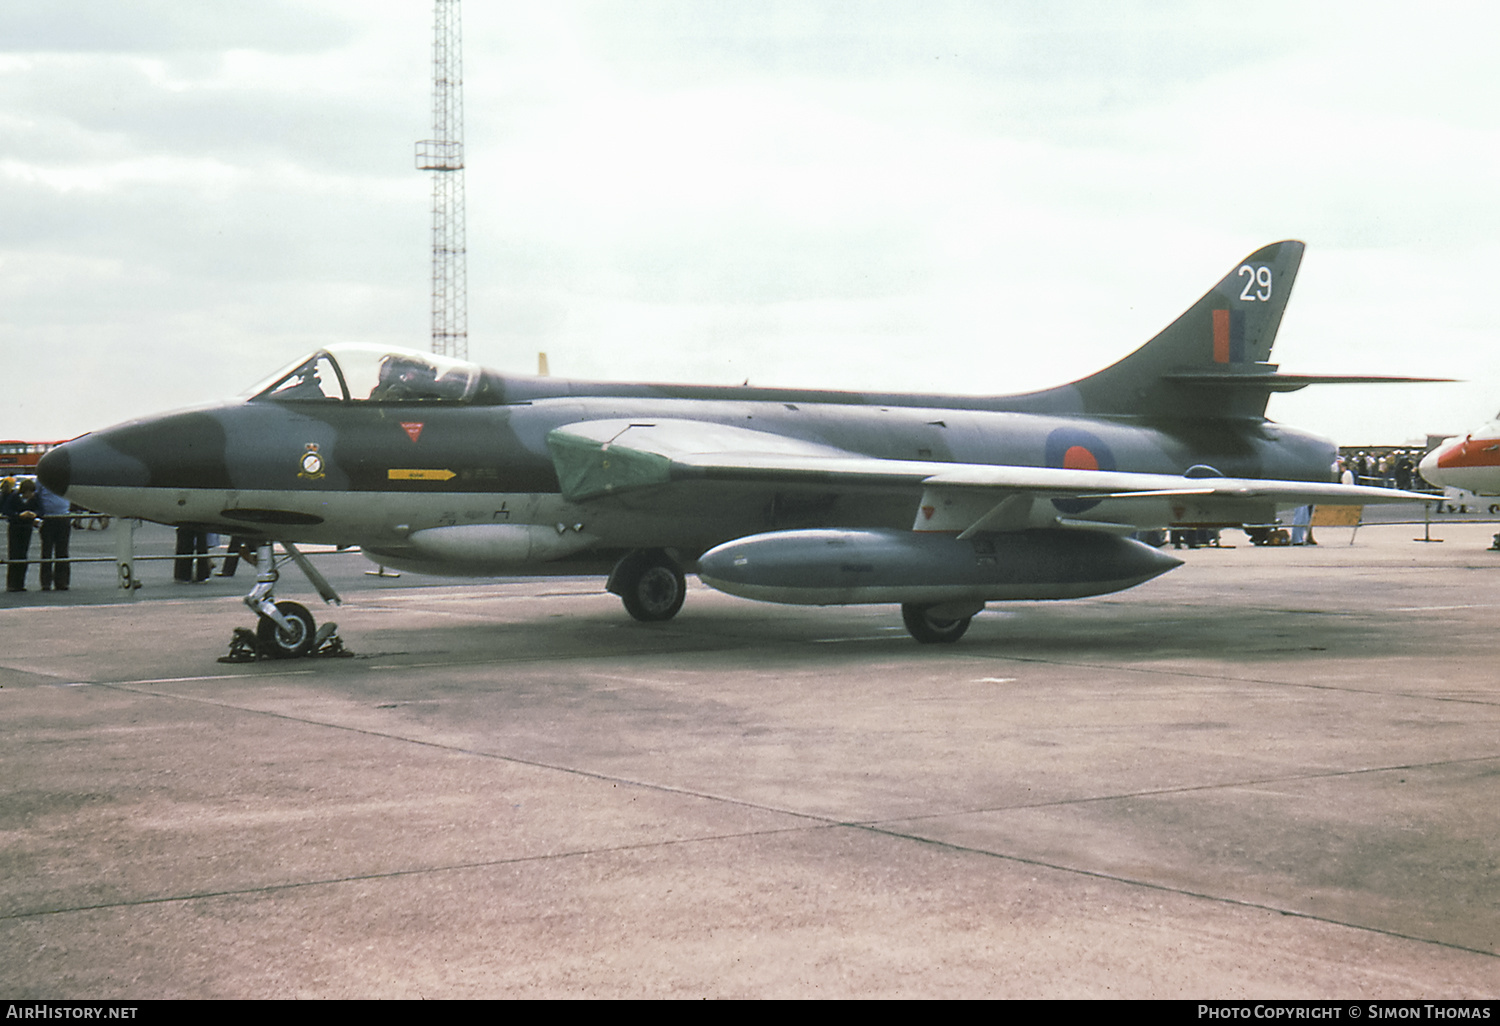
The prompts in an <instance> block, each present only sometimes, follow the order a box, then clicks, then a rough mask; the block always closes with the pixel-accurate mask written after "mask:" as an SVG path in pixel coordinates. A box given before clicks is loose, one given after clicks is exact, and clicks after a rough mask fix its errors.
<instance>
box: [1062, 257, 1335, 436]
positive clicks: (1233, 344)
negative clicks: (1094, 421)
mask: <svg viewBox="0 0 1500 1026" xmlns="http://www.w3.org/2000/svg"><path fill="white" fill-rule="evenodd" d="M1305 248H1306V247H1304V246H1303V244H1302V243H1300V242H1296V241H1291V240H1288V241H1286V242H1276V243H1272V244H1271V245H1269V246H1266V247H1264V248H1262V249H1258V250H1256V251H1255V252H1254V253H1252V254H1250V255H1249V256H1247V257H1246V258H1245V259H1244V260H1242V261H1240V262H1239V263H1238V264H1237V265H1236V266H1235V268H1234V270H1232V271H1230V272H1229V273H1228V274H1227V275H1225V276H1224V279H1223V280H1222V281H1220V282H1219V284H1217V285H1215V286H1214V287H1213V288H1212V289H1211V290H1209V292H1208V293H1207V294H1206V295H1205V296H1204V297H1203V298H1202V299H1200V300H1198V302H1196V303H1194V304H1193V305H1192V307H1191V308H1189V309H1188V311H1187V312H1186V313H1184V314H1183V315H1182V316H1181V317H1179V318H1177V319H1176V320H1175V321H1173V322H1172V323H1171V324H1170V325H1168V326H1167V327H1166V329H1165V330H1163V331H1162V332H1161V333H1160V334H1158V335H1157V336H1156V337H1155V338H1153V339H1152V340H1151V341H1150V342H1147V343H1146V344H1145V345H1143V346H1141V348H1139V349H1137V350H1136V351H1135V352H1133V353H1131V354H1130V355H1129V356H1127V357H1125V359H1123V360H1121V361H1120V362H1119V363H1116V364H1114V365H1113V366H1110V367H1106V368H1105V369H1104V370H1102V371H1100V372H1099V373H1097V374H1093V375H1091V376H1089V377H1087V378H1084V379H1083V380H1081V381H1075V382H1074V383H1073V384H1072V385H1069V386H1065V387H1066V388H1069V389H1074V390H1076V394H1077V396H1078V398H1079V399H1080V400H1081V402H1082V405H1083V412H1085V413H1090V414H1095V415H1100V416H1111V415H1114V416H1138V417H1147V418H1151V419H1159V418H1166V419H1177V418H1191V419H1198V418H1205V417H1207V418H1225V417H1227V418H1261V417H1264V416H1265V412H1266V402H1267V400H1268V399H1269V398H1270V394H1271V393H1272V392H1276V391H1288V390H1291V389H1295V388H1301V387H1303V386H1304V385H1306V384H1309V383H1310V382H1308V381H1304V380H1300V379H1294V378H1290V377H1287V378H1283V377H1280V376H1278V375H1277V374H1276V365H1275V364H1272V363H1269V362H1268V361H1269V359H1270V356H1271V344H1272V343H1273V342H1275V341H1276V329H1277V328H1279V327H1280V326H1281V314H1282V311H1283V310H1285V309H1286V301H1287V299H1288V297H1289V296H1290V295H1291V292H1292V282H1293V281H1294V280H1295V279H1296V277H1297V267H1298V265H1299V264H1301V263H1302V251H1303V250H1304V249H1305Z"/></svg>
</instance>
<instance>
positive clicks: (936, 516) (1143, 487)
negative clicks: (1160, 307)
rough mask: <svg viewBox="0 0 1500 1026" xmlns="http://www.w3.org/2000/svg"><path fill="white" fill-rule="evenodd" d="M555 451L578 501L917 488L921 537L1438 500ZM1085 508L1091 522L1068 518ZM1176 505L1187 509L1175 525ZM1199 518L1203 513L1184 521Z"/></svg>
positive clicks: (596, 427)
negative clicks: (696, 491)
mask: <svg viewBox="0 0 1500 1026" xmlns="http://www.w3.org/2000/svg"><path fill="white" fill-rule="evenodd" d="M547 445H548V448H549V449H550V450H551V453H552V461H553V464H554V466H555V467H556V470H557V476H558V480H559V482H560V484H561V487H562V493H563V495H564V497H565V498H567V499H569V500H570V501H574V502H589V501H591V500H597V499H600V498H603V497H606V496H617V495H625V494H631V495H633V496H635V497H637V498H641V497H645V496H648V495H650V493H652V492H657V493H661V494H662V495H663V497H664V498H666V497H667V496H669V495H670V493H671V492H672V490H673V488H674V487H675V486H679V485H684V484H688V483H702V482H722V483H725V484H730V483H734V484H742V485H768V486H774V487H777V488H783V489H799V488H807V489H827V488H836V489H840V490H846V491H859V490H869V491H887V492H888V491H890V490H891V489H899V488H908V489H910V490H911V491H912V493H913V495H916V494H917V493H918V492H920V493H921V500H920V503H919V505H918V513H917V520H916V523H915V524H914V525H913V526H914V527H915V528H916V529H918V530H957V531H961V532H962V533H963V534H964V535H968V534H972V533H974V532H975V531H979V530H985V529H991V530H1011V529H1017V528H1020V527H1025V526H1028V525H1031V526H1035V525H1036V523H1037V516H1036V515H1035V514H1034V513H1033V508H1034V507H1035V506H1036V504H1037V502H1038V501H1039V500H1041V501H1045V500H1061V501H1060V502H1058V503H1057V504H1056V505H1057V506H1058V507H1059V509H1058V510H1056V511H1052V510H1049V511H1048V513H1047V516H1046V518H1045V519H1046V520H1047V521H1050V522H1053V523H1056V524H1060V525H1062V526H1065V527H1090V528H1103V529H1112V530H1134V529H1136V528H1138V527H1142V526H1161V525H1164V524H1166V523H1172V522H1176V521H1183V520H1185V519H1188V520H1201V519H1205V518H1208V519H1212V518H1213V516H1214V514H1213V511H1214V510H1220V511H1222V513H1223V516H1222V517H1221V518H1220V519H1224V520H1225V521H1227V522H1242V523H1250V522H1255V519H1256V518H1255V517H1254V516H1249V517H1244V516H1239V515H1237V514H1239V513H1242V512H1243V511H1246V510H1257V509H1264V508H1266V507H1268V506H1270V507H1275V506H1281V507H1288V506H1306V505H1311V504H1318V503H1322V504H1336V505H1372V504H1376V503H1391V502H1412V501H1418V502H1420V501H1430V498H1431V497H1430V496H1426V495H1422V494H1420V493H1416V492H1403V491H1397V490H1395V489H1390V488H1368V487H1363V486H1359V485H1340V484H1331V483H1328V484H1325V483H1321V482H1314V481H1277V480H1267V479H1259V478H1229V477H1184V476H1180V475H1176V474H1138V473H1129V472H1124V471H1099V470H1069V469H1065V468H1060V467H1025V466H992V465H989V464H977V463H944V462H938V461H931V460H888V459H880V458H878V457H873V456H864V455H861V454H858V453H852V452H849V451H847V450H844V449H839V448H837V447H834V446H829V445H823V444H821V443H818V442H810V441H806V440H803V439H798V438H791V437H787V436H785V435H778V434H774V433H771V432H766V431H756V430H754V429H751V428H742V427H735V426H733V425H726V424H714V423H708V422H704V421H692V420H673V419H666V418H659V419H651V420H593V421H583V422H580V423H576V424H569V425H566V426H564V427H560V428H557V429H555V430H554V431H552V432H551V433H549V434H548V436H547ZM1122 504H1123V505H1122ZM1084 508H1087V510H1088V511H1089V512H1090V513H1091V518H1090V519H1087V520H1083V519H1079V518H1078V517H1077V516H1076V515H1059V513H1060V511H1061V510H1066V509H1072V510H1075V511H1077V512H1081V511H1083V509H1084ZM1174 508H1175V509H1176V510H1179V511H1182V512H1181V513H1179V514H1178V515H1176V516H1173V515H1172V512H1171V511H1172V510H1173V509H1174ZM1096 509H1097V510H1099V511H1100V512H1098V513H1095V512H1094V511H1095V510H1096ZM1189 509H1191V510H1192V511H1193V513H1194V516H1192V517H1188V516H1186V515H1185V514H1186V511H1187V510H1189ZM1133 510H1134V511H1135V512H1132V511H1133ZM1164 510H1165V511H1166V512H1165V513H1164V512H1163V511H1164ZM1205 511H1206V512H1205ZM1094 517H1097V519H1095V518H1094Z"/></svg>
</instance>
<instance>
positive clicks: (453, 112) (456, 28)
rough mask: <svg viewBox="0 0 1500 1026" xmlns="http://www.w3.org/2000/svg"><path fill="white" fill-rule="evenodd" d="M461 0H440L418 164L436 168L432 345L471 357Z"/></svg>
mask: <svg viewBox="0 0 1500 1026" xmlns="http://www.w3.org/2000/svg"><path fill="white" fill-rule="evenodd" d="M458 2H459V0H436V7H435V11H434V14H433V31H432V138H431V139H423V140H422V141H421V142H419V143H417V169H418V170H419V171H431V172H432V351H433V352H434V353H440V354H442V355H444V356H456V357H458V358H460V359H468V356H469V295H468V271H467V270H466V268H465V254H466V244H465V241H464V94H463V85H464V75H463V37H462V34H461V24H460V21H459V11H458Z"/></svg>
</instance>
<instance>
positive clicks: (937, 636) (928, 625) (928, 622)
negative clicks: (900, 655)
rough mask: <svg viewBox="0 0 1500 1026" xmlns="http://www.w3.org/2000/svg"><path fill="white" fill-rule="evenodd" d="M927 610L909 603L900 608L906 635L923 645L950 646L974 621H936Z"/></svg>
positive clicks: (965, 619)
mask: <svg viewBox="0 0 1500 1026" xmlns="http://www.w3.org/2000/svg"><path fill="white" fill-rule="evenodd" d="M929 608H931V607H929V606H917V605H911V604H910V603H908V604H907V605H904V606H902V607H901V620H902V622H903V623H905V624H906V630H907V633H909V634H910V635H911V636H912V637H914V638H916V639H917V640H918V641H920V642H921V643H922V644H924V645H951V644H952V643H953V642H955V641H957V640H958V639H959V638H961V637H963V636H964V631H966V630H968V629H969V621H970V620H972V619H974V618H973V617H972V616H963V617H959V618H958V619H956V620H937V619H934V618H933V617H931V616H929V615H928V613H927V610H928V609H929Z"/></svg>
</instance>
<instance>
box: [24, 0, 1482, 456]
mask: <svg viewBox="0 0 1500 1026" xmlns="http://www.w3.org/2000/svg"><path fill="white" fill-rule="evenodd" d="M432 8H433V5H432V3H431V0H198V2H193V3H185V2H183V0H110V2H104V0H5V3H4V4H3V6H0V269H3V273H0V346H3V352H4V361H5V362H4V366H5V379H4V380H5V385H6V387H5V391H4V398H3V400H0V437H5V438H15V437H21V438H31V439H52V438H65V437H71V436H73V435H76V434H78V433H81V432H83V431H87V430H90V429H93V428H97V427H104V426H107V425H109V424H112V423H115V422H118V421H121V420H125V419H129V418H133V417H137V416H141V415H145V414H149V413H154V412H158V411H161V410H164V409H168V408H174V407H180V406H185V405H190V404H195V403H199V402H204V401H209V400H214V399H217V398H221V397H225V396H231V395H234V394H235V393H237V392H239V391H241V390H242V389H243V388H244V387H246V386H248V385H249V384H251V383H252V382H254V381H255V380H257V379H259V378H261V377H262V376H264V375H265V374H266V373H268V372H269V371H270V370H272V369H274V368H275V367H276V366H278V365H280V364H283V363H285V362H287V361H289V360H291V359H293V358H295V357H296V356H298V355H299V354H301V353H303V352H306V351H310V350H312V349H314V348H316V347H317V346H320V345H325V344H328V343H333V342H340V341H375V342H380V343H389V344H399V345H407V346H412V347H415V348H419V349H426V348H428V346H429V323H428V316H429V314H428V310H429V270H430V248H429V247H430V239H429V230H430V210H429V208H430V191H431V186H430V179H429V176H428V175H427V174H426V173H423V172H419V171H417V170H415V168H414V160H413V151H414V143H415V142H416V141H417V140H419V139H423V138H428V137H430V136H431V134H432V129H431V106H432V86H431V74H432V69H431V40H432V17H433V10H432ZM463 29H464V54H463V57H464V100H465V129H466V132H465V134H466V142H467V163H468V170H467V171H466V172H465V175H466V179H467V182H466V184H467V197H468V249H469V262H468V276H469V333H470V343H469V345H470V356H471V358H473V359H475V360H476V361H478V362H480V363H483V364H486V365H488V366H492V367H496V368H499V369H502V370H509V371H515V372H525V373H529V372H531V371H533V370H534V369H535V366H536V353H537V352H538V351H541V350H545V351H546V352H547V353H548V354H549V357H550V362H551V366H552V371H553V373H554V374H557V375H561V376H570V377H586V378H603V379H622V380H663V381H698V382H709V383H738V382H740V381H744V380H746V379H748V380H750V381H751V382H752V383H754V384H759V385H777V384H785V385H795V386H813V387H826V388H847V389H882V390H912V391H951V392H961V393H1005V392H1015V391H1025V390H1030V389H1034V388H1041V387H1045V386H1049V385H1053V384H1059V383H1062V382H1064V381H1069V380H1073V379H1075V378H1078V377H1081V376H1083V375H1084V374H1087V373H1089V372H1092V371H1094V370H1097V369H1099V368H1100V367H1103V366H1105V365H1107V364H1109V363H1112V362H1114V361H1115V360H1116V359H1118V358H1119V357H1121V356H1123V355H1124V354H1125V353H1127V352H1129V351H1130V350H1131V349H1134V348H1135V347H1136V346H1138V345H1139V344H1140V343H1142V342H1144V341H1145V340H1146V339H1147V338H1149V337H1150V336H1151V335H1152V334H1154V333H1155V332H1156V331H1158V330H1160V329H1161V328H1162V327H1164V326H1165V325H1166V324H1167V323H1168V322H1169V321H1171V320H1172V319H1173V318H1174V317H1175V316H1176V315H1177V314H1178V313H1180V312H1181V311H1182V310H1183V309H1185V308H1186V307H1187V306H1188V305H1190V304H1191V303H1192V302H1193V301H1194V300H1195V299H1197V297H1198V296H1199V295H1201V294H1202V293H1203V292H1204V291H1206V290H1207V289H1208V288H1209V287H1210V286H1211V285H1213V284H1214V282H1216V281H1217V280H1218V279H1219V278H1220V277H1222V276H1223V275H1224V274H1226V273H1228V272H1229V271H1230V270H1231V269H1232V268H1233V267H1234V266H1235V265H1236V264H1237V263H1238V261H1239V259H1240V258H1241V257H1243V256H1245V255H1246V254H1248V253H1249V252H1251V251H1252V250H1254V249H1256V248H1258V247H1260V246H1261V245H1264V244H1266V243H1268V242H1272V241H1276V240H1278V239H1283V238H1299V239H1303V240H1304V241H1306V242H1307V243H1308V247H1309V248H1308V253H1307V257H1306V259H1305V260H1304V261H1303V264H1302V269H1301V273H1300V275H1299V277H1298V281H1297V284H1296V289H1295V293H1294V295H1293V298H1292V301H1291V305H1290V306H1289V307H1288V311H1287V315H1286V319H1285V321H1284V322H1283V326H1282V332H1281V336H1280V340H1279V342H1278V344H1277V347H1276V351H1275V353H1274V355H1273V359H1275V360H1277V361H1278V362H1279V363H1280V364H1281V365H1282V367H1283V369H1285V370H1288V371H1302V372H1310V373H1320V372H1326V373H1337V372H1352V373H1384V374H1418V375H1432V376H1446V377H1458V378H1464V379H1467V380H1466V382H1465V383H1463V384H1454V385H1421V386H1383V387H1376V386H1325V387H1321V388H1313V389H1308V390H1305V391H1303V392H1300V393H1296V394H1294V395H1290V396H1277V397H1274V398H1273V399H1272V401H1271V409H1270V415H1271V416H1272V417H1273V418H1275V419H1277V420H1281V421H1284V422H1286V423H1290V424H1293V425H1296V426H1299V427H1305V428H1309V429H1312V430H1315V431H1319V432H1321V433H1323V434H1326V435H1329V436H1331V437H1333V438H1335V439H1336V440H1338V441H1340V442H1344V443H1377V442H1392V443H1396V442H1403V441H1406V440H1408V439H1410V438H1414V437H1418V438H1419V437H1421V436H1422V435H1423V434H1424V433H1426V432H1459V431H1464V430H1467V429H1468V428H1470V427H1472V426H1475V425H1477V423H1478V422H1480V421H1483V420H1487V419H1489V418H1490V417H1491V416H1493V415H1494V414H1495V411H1496V410H1497V409H1500V347H1497V345H1496V340H1497V338H1500V301H1497V299H1496V296H1495V289H1494V286H1493V281H1494V273H1495V271H1496V269H1497V268H1500V203H1497V201H1496V198H1495V194H1496V189H1497V188H1500V113H1497V112H1500V71H1497V70H1496V68H1497V65H1496V62H1495V58H1494V45H1495V40H1496V39H1497V38H1500V31H1497V30H1500V7H1496V6H1495V5H1493V4H1488V3H1466V4H1444V3H1441V2H1437V3H1434V2H1427V3H1423V4H1421V5H1417V4H1410V3H1401V4H1381V3H1375V2H1370V0H1360V2H1352V3H1340V2H1319V3H1316V4H1314V3H1307V2H1305V0H1297V2H1292V3H1284V4H1283V3H1277V2H1267V0H1254V2H1247V0H1238V2H1227V3H1221V2H1181V3H1171V2H1163V0H1150V2H1142V3H1129V2H1119V0H1111V2H1100V3H1083V2H1059V3H1043V2H1040V0H1037V2H1026V3H1021V2H1014V3H1007V2H999V0H975V2H958V0H954V2H942V0H910V2H906V0H858V2H854V0H849V2H836V0H785V2H779V0H660V2H657V0H597V2H567V0H548V2H547V3H536V2H527V3H521V2H510V0H469V2H468V3H466V4H465V5H464V7H463Z"/></svg>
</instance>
